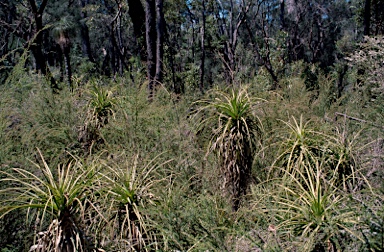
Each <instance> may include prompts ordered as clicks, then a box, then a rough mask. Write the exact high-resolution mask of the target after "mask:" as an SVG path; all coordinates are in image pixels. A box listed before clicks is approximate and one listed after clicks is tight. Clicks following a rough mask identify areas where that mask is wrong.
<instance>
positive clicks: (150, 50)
mask: <svg viewBox="0 0 384 252" xmlns="http://www.w3.org/2000/svg"><path fill="white" fill-rule="evenodd" d="M155 7H156V6H155V0H145V28H146V34H145V35H146V42H147V71H148V73H147V74H148V92H149V93H148V99H149V100H151V99H152V98H153V92H154V86H155V84H154V80H155V75H156V22H155V15H156V10H155V9H156V8H155Z"/></svg>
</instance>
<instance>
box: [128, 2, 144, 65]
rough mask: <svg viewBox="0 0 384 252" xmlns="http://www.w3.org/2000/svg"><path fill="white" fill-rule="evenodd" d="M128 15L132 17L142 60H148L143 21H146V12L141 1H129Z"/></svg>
mask: <svg viewBox="0 0 384 252" xmlns="http://www.w3.org/2000/svg"><path fill="white" fill-rule="evenodd" d="M128 6H129V9H128V14H129V16H130V17H131V20H132V24H133V32H134V34H135V37H136V41H137V45H138V47H139V53H140V57H141V59H142V60H146V54H145V47H146V46H145V43H146V34H145V28H146V26H145V25H144V22H143V20H145V17H146V16H145V11H144V8H143V5H142V4H141V1H140V0H128Z"/></svg>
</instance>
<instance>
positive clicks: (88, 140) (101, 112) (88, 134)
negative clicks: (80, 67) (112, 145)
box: [78, 85, 116, 151]
mask: <svg viewBox="0 0 384 252" xmlns="http://www.w3.org/2000/svg"><path fill="white" fill-rule="evenodd" d="M115 107H116V99H115V98H113V97H112V92H111V91H107V90H105V89H104V88H102V87H98V86H96V85H94V86H93V87H92V90H91V91H90V99H89V102H88V107H87V108H88V111H87V117H86V119H85V122H84V126H82V128H81V129H80V132H79V137H78V138H79V141H80V142H83V143H84V147H85V149H86V150H87V151H91V149H92V146H93V145H94V144H95V143H102V142H104V139H103V138H102V136H101V133H100V130H101V129H102V128H103V127H104V126H105V125H107V124H108V121H109V118H110V117H111V116H114V113H115Z"/></svg>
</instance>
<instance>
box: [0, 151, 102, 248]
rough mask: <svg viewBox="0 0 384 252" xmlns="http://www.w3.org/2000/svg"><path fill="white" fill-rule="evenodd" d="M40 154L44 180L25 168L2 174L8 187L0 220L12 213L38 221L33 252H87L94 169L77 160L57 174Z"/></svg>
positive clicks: (60, 167) (0, 208)
mask: <svg viewBox="0 0 384 252" xmlns="http://www.w3.org/2000/svg"><path fill="white" fill-rule="evenodd" d="M39 154H40V157H41V160H42V163H43V165H39V164H35V165H36V167H37V168H38V171H39V172H40V173H41V175H42V176H38V175H35V174H34V173H33V172H31V171H28V170H26V169H22V168H13V169H12V170H11V171H10V172H1V174H2V175H3V176H4V177H3V178H2V179H1V180H0V181H1V182H2V183H5V184H6V185H8V187H6V188H5V189H2V190H0V194H2V195H4V196H5V197H4V199H2V202H1V204H0V214H1V215H0V218H3V217H4V216H6V215H7V214H9V213H10V212H12V211H17V210H21V209H27V210H28V215H27V217H28V219H29V220H30V221H33V220H34V221H35V225H36V238H37V241H36V242H35V245H34V246H32V247H31V251H32V250H37V251H83V250H85V248H86V246H87V240H86V237H85V232H84V230H83V223H84V221H85V220H84V212H85V210H86V208H85V203H86V201H87V198H88V196H89V192H90V191H89V188H90V186H91V184H92V180H93V179H94V174H95V170H94V167H93V166H84V165H83V164H82V163H81V162H80V160H76V159H75V160H74V161H72V162H70V163H69V164H68V165H67V166H61V165H59V166H58V169H57V174H54V173H53V172H52V170H51V168H50V167H49V166H48V164H47V162H46V161H45V160H44V158H43V155H42V154H41V152H40V151H39ZM47 225H48V228H46V227H47ZM44 228H46V230H43V229H44Z"/></svg>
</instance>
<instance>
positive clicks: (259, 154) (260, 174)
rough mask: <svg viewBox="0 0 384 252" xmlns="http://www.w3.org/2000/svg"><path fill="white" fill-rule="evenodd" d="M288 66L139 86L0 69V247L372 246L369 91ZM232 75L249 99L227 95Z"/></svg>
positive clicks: (383, 143) (377, 151) (373, 145)
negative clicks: (251, 79)
mask: <svg viewBox="0 0 384 252" xmlns="http://www.w3.org/2000/svg"><path fill="white" fill-rule="evenodd" d="M292 69H293V70H292V72H291V73H290V74H289V77H286V78H284V79H283V80H281V82H280V89H278V90H275V91H268V90H267V89H266V88H265V87H266V86H267V85H266V83H258V82H255V83H248V84H247V85H246V86H242V85H235V86H233V87H231V88H228V87H224V85H218V86H217V87H215V88H212V90H216V89H218V90H220V91H221V93H220V94H228V96H226V95H218V92H207V94H206V95H205V96H201V95H198V94H197V93H198V92H197V91H193V90H190V91H188V92H187V93H186V94H184V95H182V96H174V95H173V93H172V92H171V91H170V90H167V89H166V88H165V87H159V89H158V90H157V94H156V96H155V97H154V99H153V101H152V102H148V101H147V91H146V88H145V84H144V85H142V84H143V83H132V82H131V81H130V79H129V78H120V79H117V80H116V81H112V80H109V79H98V78H95V77H90V78H88V79H84V80H79V81H78V83H77V86H76V87H75V90H74V92H72V93H71V92H70V91H69V90H66V89H65V88H64V89H63V90H61V91H60V92H59V93H58V94H54V93H52V91H51V89H50V87H49V84H48V83H46V81H45V80H44V79H43V78H41V77H40V76H37V75H35V74H29V73H14V75H16V74H17V75H18V76H17V77H14V78H13V80H12V82H9V83H6V84H4V85H2V86H1V93H2V99H1V101H0V114H1V116H0V127H1V131H0V134H1V135H0V139H1V148H0V165H1V173H0V179H1V184H0V187H1V188H0V189H1V191H0V193H1V195H0V217H1V218H0V237H1V239H0V248H1V251H2V252H5V251H28V250H30V249H35V250H34V251H43V250H48V251H75V250H76V251H92V250H94V251H130V250H140V251H145V250H156V251H382V250H383V249H384V224H383V221H384V219H383V218H384V217H383V216H384V208H383V190H384V186H383V183H382V178H383V148H384V140H383V133H384V131H383V125H384V118H383V114H382V113H381V112H382V110H383V100H382V97H380V96H376V97H375V99H374V100H373V99H371V98H367V97H366V96H364V95H362V93H364V92H365V90H362V89H359V88H356V89H355V88H351V89H350V90H349V91H346V92H344V93H343V95H342V96H341V97H339V98H336V95H335V92H336V91H335V90H334V89H335V88H334V83H335V80H334V79H333V78H332V77H331V75H324V74H318V75H317V82H318V88H316V89H315V90H308V88H307V86H306V79H305V76H304V75H303V74H302V70H303V67H302V66H300V64H296V65H293V66H292ZM350 78H351V80H350V82H351V83H353V76H352V77H350ZM350 85H353V84H350ZM232 90H234V91H233V93H232ZM238 90H241V91H240V92H242V94H246V97H248V98H249V99H248V98H247V99H243V100H239V102H240V104H236V99H232V98H230V97H231V95H235V96H236V92H238ZM223 97H224V99H223ZM225 97H229V98H228V99H227V100H226V98H225ZM197 101H203V102H197ZM228 102H229V103H228ZM233 102H234V103H233ZM248 103H249V104H248ZM251 103H252V105H250V104H251ZM204 104H209V106H208V107H207V109H205V108H204V106H205V105H204ZM225 104H227V105H228V104H229V105H230V110H228V106H227V107H226V106H223V105H225ZM236 106H237V107H236ZM215 109H216V110H215ZM237 109H239V110H237ZM243 112H244V113H243ZM212 116H213V117H214V118H216V119H217V120H208V119H210V118H211V119H212ZM241 118H244V120H243V119H241ZM250 118H253V120H254V121H251V120H250ZM242 123H243V124H242ZM202 125H203V126H202ZM252 125H253V126H252ZM233 127H237V128H236V131H234V130H233ZM254 130H256V131H257V132H256V133H255V132H254ZM252 132H253V133H252ZM242 134H243V135H242ZM239 136H240V138H239ZM248 140H249V141H248ZM228 146H229V147H228ZM234 153H235V154H236V155H235V154H234ZM244 158H246V159H247V160H244ZM249 159H251V160H249ZM244 163H247V164H244ZM248 165H249V167H248ZM244 167H247V169H248V168H249V171H246V174H245V175H246V179H245V178H244V174H243V175H239V174H240V173H239V174H237V175H236V173H231V172H232V171H234V170H236V169H237V170H241V169H243V168H244ZM241 176H242V177H241ZM236 183H238V184H236ZM236 190H242V192H241V193H240V194H238V195H237V194H236ZM234 200H239V202H236V205H235V207H233V204H234V203H233V202H234ZM55 249H56V250H55Z"/></svg>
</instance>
